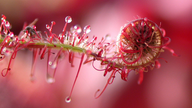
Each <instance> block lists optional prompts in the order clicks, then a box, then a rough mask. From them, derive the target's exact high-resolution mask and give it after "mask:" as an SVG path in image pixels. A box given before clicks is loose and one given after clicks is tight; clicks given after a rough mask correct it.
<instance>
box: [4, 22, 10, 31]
mask: <svg viewBox="0 0 192 108" xmlns="http://www.w3.org/2000/svg"><path fill="white" fill-rule="evenodd" d="M5 26H6V27H7V28H9V29H10V28H11V24H10V23H9V22H8V21H6V23H5Z"/></svg>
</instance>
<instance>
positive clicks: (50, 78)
mask: <svg viewBox="0 0 192 108" xmlns="http://www.w3.org/2000/svg"><path fill="white" fill-rule="evenodd" d="M54 82H55V79H54V78H53V77H52V76H50V75H47V83H49V84H51V83H54Z"/></svg>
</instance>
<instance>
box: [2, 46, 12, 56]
mask: <svg viewBox="0 0 192 108" xmlns="http://www.w3.org/2000/svg"><path fill="white" fill-rule="evenodd" d="M2 53H3V54H5V56H9V55H11V53H12V51H11V50H10V49H8V48H6V47H4V48H3V49H2Z"/></svg>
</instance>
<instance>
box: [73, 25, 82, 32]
mask: <svg viewBox="0 0 192 108" xmlns="http://www.w3.org/2000/svg"><path fill="white" fill-rule="evenodd" d="M74 29H75V30H76V32H77V33H81V31H82V29H81V27H80V26H79V25H75V26H74Z"/></svg>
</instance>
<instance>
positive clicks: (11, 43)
mask: <svg viewBox="0 0 192 108" xmlns="http://www.w3.org/2000/svg"><path fill="white" fill-rule="evenodd" d="M36 22H37V19H35V20H34V21H33V22H32V23H30V24H29V25H27V24H26V23H25V24H24V26H23V29H22V30H21V31H20V33H19V34H14V33H13V32H12V31H11V24H10V23H9V21H7V20H6V16H4V15H2V18H1V26H0V60H1V62H3V61H4V60H5V58H6V57H7V58H9V62H8V64H7V67H5V68H4V69H2V70H1V75H2V77H6V76H7V75H9V73H10V72H11V71H12V70H11V64H12V62H13V60H14V59H15V57H16V55H17V52H18V51H19V50H22V49H28V50H30V51H32V53H33V61H32V66H31V74H30V77H31V81H33V79H34V76H35V74H34V68H35V64H36V61H37V58H38V57H39V58H40V59H44V58H46V59H47V62H46V64H45V66H46V73H47V74H46V75H47V76H46V77H47V82H48V83H54V82H55V74H56V71H57V66H58V64H59V61H61V60H62V59H63V56H67V57H68V62H69V63H70V64H71V67H74V61H75V59H80V63H79V66H78V70H77V74H76V77H75V79H74V83H73V85H72V88H71V92H70V93H69V96H68V97H66V100H65V101H66V102H68V103H69V102H70V101H71V97H72V93H73V90H74V86H75V83H76V81H77V78H78V75H79V73H80V70H81V67H82V65H84V64H87V63H91V64H92V67H93V68H94V69H95V70H96V71H95V72H97V71H103V76H106V75H107V74H110V76H109V78H108V80H107V82H106V85H105V86H104V88H103V89H102V90H100V89H98V90H97V91H96V92H95V98H99V97H100V96H101V95H102V94H103V93H104V91H105V89H106V88H107V86H108V85H110V84H112V83H113V81H114V79H115V75H116V74H120V76H121V79H122V80H124V81H127V80H128V79H127V78H128V75H129V72H135V73H138V75H139V79H138V84H141V83H142V81H143V77H144V76H143V73H144V72H147V71H148V70H149V69H153V68H154V67H156V68H160V66H161V65H160V63H159V61H158V60H159V59H162V58H160V57H159V56H160V54H161V53H162V52H164V49H166V50H168V51H170V52H171V53H172V54H173V55H174V56H177V55H176V54H175V53H174V50H172V49H171V48H169V47H167V45H168V44H169V43H170V42H171V39H170V38H169V37H166V34H165V30H164V29H162V28H161V27H160V26H158V25H157V24H156V23H154V22H153V21H151V20H149V19H147V18H138V19H135V20H133V21H130V22H128V23H126V24H125V25H124V26H122V28H121V30H120V33H119V34H118V36H117V39H116V40H109V36H108V35H106V36H105V37H103V38H102V39H101V40H100V41H99V42H98V43H96V40H97V37H96V36H93V37H91V38H90V37H89V36H88V35H87V34H88V33H90V32H91V27H90V25H87V26H85V27H84V28H81V27H80V26H78V25H74V26H72V27H71V28H70V30H67V29H66V27H67V25H68V24H69V23H71V22H72V18H71V17H70V16H67V17H65V24H64V27H63V29H62V31H61V33H60V34H55V33H53V32H52V29H53V26H54V25H55V24H56V22H54V21H52V22H51V24H47V25H46V29H47V31H44V32H43V31H40V30H38V29H37V28H36V26H35V24H36ZM53 50H57V52H53ZM51 57H53V58H54V59H50V58H51ZM65 59H66V57H65ZM95 61H99V62H100V65H101V66H100V67H99V68H98V67H96V66H94V62H95ZM165 61H166V60H165ZM50 71H53V73H51V72H50Z"/></svg>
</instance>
